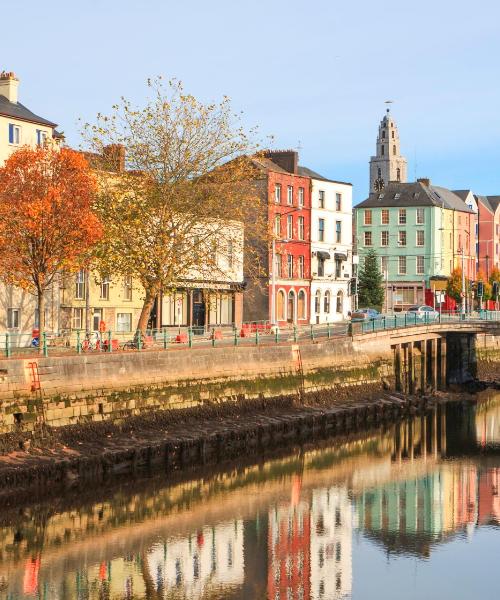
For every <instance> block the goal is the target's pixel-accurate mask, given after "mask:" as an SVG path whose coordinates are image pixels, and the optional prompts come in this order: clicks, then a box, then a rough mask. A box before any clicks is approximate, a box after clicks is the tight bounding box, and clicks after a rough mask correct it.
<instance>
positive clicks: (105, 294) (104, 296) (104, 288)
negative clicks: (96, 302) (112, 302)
mask: <svg viewBox="0 0 500 600" xmlns="http://www.w3.org/2000/svg"><path fill="white" fill-rule="evenodd" d="M101 300H109V277H103V279H102V281H101Z"/></svg>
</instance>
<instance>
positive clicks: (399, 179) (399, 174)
mask: <svg viewBox="0 0 500 600" xmlns="http://www.w3.org/2000/svg"><path fill="white" fill-rule="evenodd" d="M396 180H397V181H401V169H400V168H399V167H398V168H397V169H396Z"/></svg>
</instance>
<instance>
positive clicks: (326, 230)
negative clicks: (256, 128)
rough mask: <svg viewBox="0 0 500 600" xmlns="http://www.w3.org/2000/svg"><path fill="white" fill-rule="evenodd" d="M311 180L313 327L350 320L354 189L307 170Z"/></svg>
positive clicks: (306, 174) (311, 311) (311, 310)
mask: <svg viewBox="0 0 500 600" xmlns="http://www.w3.org/2000/svg"><path fill="white" fill-rule="evenodd" d="M299 173H301V174H302V175H305V176H308V177H310V178H311V184H312V185H311V307H310V323H331V322H334V321H342V320H344V319H346V318H347V315H348V313H349V311H350V310H351V298H350V296H349V290H350V278H351V277H352V271H351V268H352V185H351V184H350V183H344V182H340V181H332V180H330V179H326V178H325V177H322V176H321V175H318V173H315V172H314V171H311V170H310V169H307V168H305V167H299Z"/></svg>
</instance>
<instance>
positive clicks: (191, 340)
mask: <svg viewBox="0 0 500 600" xmlns="http://www.w3.org/2000/svg"><path fill="white" fill-rule="evenodd" d="M188 344H189V347H190V348H192V347H193V331H192V328H191V327H188Z"/></svg>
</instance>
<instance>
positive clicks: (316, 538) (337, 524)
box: [310, 487, 352, 600]
mask: <svg viewBox="0 0 500 600" xmlns="http://www.w3.org/2000/svg"><path fill="white" fill-rule="evenodd" d="M310 565H311V598H325V599H328V600H340V599H342V598H350V597H351V593H352V506H351V502H350V500H349V498H348V496H347V491H346V490H345V489H344V488H337V487H331V488H324V489H316V490H314V491H313V496H312V503H311V559H310Z"/></svg>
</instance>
